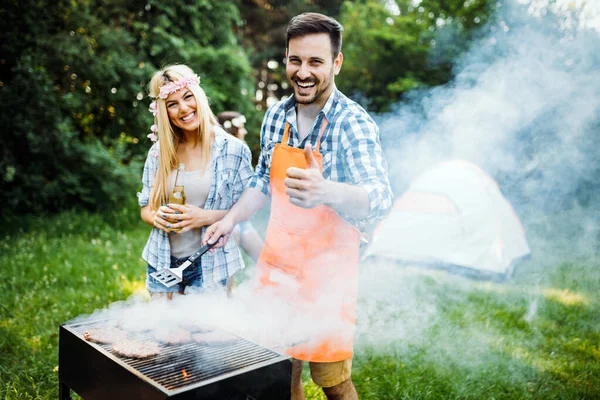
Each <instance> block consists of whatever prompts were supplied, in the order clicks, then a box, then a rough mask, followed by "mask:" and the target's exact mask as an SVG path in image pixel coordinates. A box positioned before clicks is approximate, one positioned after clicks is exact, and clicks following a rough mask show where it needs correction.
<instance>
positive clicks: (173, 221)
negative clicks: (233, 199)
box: [155, 204, 227, 233]
mask: <svg viewBox="0 0 600 400" xmlns="http://www.w3.org/2000/svg"><path fill="white" fill-rule="evenodd" d="M226 212H227V210H204V209H203V208H200V207H197V206H195V205H192V204H186V205H181V204H167V206H162V207H160V208H159V210H158V212H157V215H158V214H160V217H162V219H163V220H164V221H165V224H164V227H165V228H166V229H163V230H164V231H165V232H172V233H184V232H187V231H189V230H192V229H200V228H202V227H203V226H206V225H211V224H213V223H214V222H215V221H218V220H220V219H221V218H222V217H223V216H224V215H225V213H226ZM155 223H156V218H155ZM155 226H156V224H155ZM157 228H159V229H162V228H161V227H160V226H157ZM173 229H177V230H179V231H178V232H175V231H173Z"/></svg>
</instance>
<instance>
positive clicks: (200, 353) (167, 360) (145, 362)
mask: <svg viewBox="0 0 600 400" xmlns="http://www.w3.org/2000/svg"><path fill="white" fill-rule="evenodd" d="M105 326H114V324H112V323H110V321H89V322H84V323H74V324H70V325H64V328H65V329H67V330H69V331H71V332H72V333H74V334H76V335H78V336H79V337H81V339H82V340H84V339H83V333H84V332H85V331H86V330H87V329H90V328H96V327H105ZM129 337H130V338H131V339H136V340H141V341H147V340H154V338H153V336H152V335H151V333H150V332H140V333H130V334H129ZM86 342H87V341H86ZM87 343H89V344H90V345H91V346H94V347H96V348H97V349H98V350H100V351H101V352H103V353H105V354H106V355H110V356H111V357H116V358H117V359H118V360H120V361H121V362H123V363H125V364H126V365H128V366H129V367H131V368H133V369H135V370H136V371H138V372H139V373H141V374H143V375H144V376H146V377H147V378H148V379H150V380H152V381H153V382H155V383H156V384H158V385H160V386H162V387H164V388H165V389H167V390H174V389H180V388H183V387H186V386H190V385H194V384H199V383H201V382H204V381H207V380H211V379H213V378H216V377H219V376H223V375H226V374H228V373H233V372H236V371H239V370H240V369H244V368H248V367H251V366H253V365H257V364H260V363H263V362H266V361H271V360H275V359H281V358H282V356H281V355H280V354H278V353H276V352H274V351H272V350H269V349H266V348H263V347H260V346H258V345H256V344H254V343H252V342H250V341H247V340H245V339H242V338H240V337H236V339H233V340H231V341H228V342H227V343H222V344H214V345H207V344H203V343H197V342H189V343H184V344H180V345H166V344H160V350H161V351H160V353H159V354H157V355H156V356H153V357H149V358H145V359H136V358H129V357H123V356H120V355H117V354H115V353H113V352H112V345H110V344H97V343H91V342H87ZM159 343H160V342H159Z"/></svg>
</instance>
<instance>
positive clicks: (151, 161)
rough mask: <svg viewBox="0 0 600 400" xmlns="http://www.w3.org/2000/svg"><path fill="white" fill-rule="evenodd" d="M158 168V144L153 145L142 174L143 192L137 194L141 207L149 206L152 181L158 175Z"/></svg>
mask: <svg viewBox="0 0 600 400" xmlns="http://www.w3.org/2000/svg"><path fill="white" fill-rule="evenodd" d="M157 166H158V144H157V143H155V144H154V145H152V147H151V148H150V150H149V151H148V156H147V157H146V162H145V163H144V172H143V173H142V191H141V192H138V193H137V197H138V204H139V205H140V207H144V206H147V205H148V204H149V203H150V190H151V189H152V181H153V180H154V176H155V174H156V168H157Z"/></svg>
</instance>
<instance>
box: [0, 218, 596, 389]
mask: <svg viewBox="0 0 600 400" xmlns="http://www.w3.org/2000/svg"><path fill="white" fill-rule="evenodd" d="M23 224H24V226H25V228H24V229H23V228H18V229H15V231H14V232H12V233H11V234H10V235H9V236H5V237H3V238H1V239H0V268H1V269H2V271H3V275H4V279H3V280H2V281H0V304H1V306H0V398H3V399H9V400H13V399H14V400H16V399H52V398H57V395H58V393H57V390H58V373H57V369H56V367H57V365H58V327H59V325H60V324H61V323H64V322H66V321H67V320H69V319H72V318H74V317H76V316H78V315H81V314H91V313H92V312H93V311H94V310H96V309H101V308H106V307H108V305H109V304H111V303H114V302H116V301H119V300H124V299H126V298H127V297H129V296H130V295H131V294H133V293H135V292H137V291H140V290H141V291H143V290H144V289H143V288H144V264H143V261H142V260H141V259H140V257H139V253H140V249H141V248H142V246H143V244H144V241H145V240H146V238H147V232H148V229H149V228H148V227H147V226H145V225H144V224H143V223H142V222H141V221H140V220H139V218H138V215H137V210H136V207H135V206H132V207H128V208H126V209H123V210H119V211H117V212H114V213H111V215H110V216H109V217H106V216H104V217H101V216H100V215H99V214H90V213H85V212H84V213H77V212H65V213H61V214H59V215H57V216H53V217H26V218H25V219H24V220H23ZM361 271H362V274H363V275H362V277H364V278H366V279H378V280H379V281H380V282H381V285H382V286H381V287H382V290H381V291H382V293H381V294H382V296H379V297H378V299H379V301H377V302H373V301H372V300H373V299H369V298H368V296H367V297H366V298H365V297H364V296H363V297H362V300H363V301H362V302H361V303H359V316H360V317H361V318H367V321H359V323H361V324H362V325H363V326H368V331H369V332H370V336H369V335H366V336H369V337H367V339H369V338H371V339H373V338H377V337H379V336H381V335H382V334H385V333H387V334H388V335H391V338H392V339H391V340H390V341H388V342H385V343H384V342H379V343H373V344H371V345H365V344H359V346H358V347H357V352H356V355H355V358H354V363H353V376H352V379H353V381H354V382H355V384H356V386H357V389H358V392H359V395H360V398H361V399H378V400H383V399H425V398H427V399H449V398H452V399H458V398H461V399H467V398H470V399H479V398H502V399H539V398H544V399H576V398H577V399H582V398H597V397H598V396H600V392H599V388H600V381H599V376H600V367H599V366H600V352H599V350H598V343H599V340H600V334H599V332H598V329H597V321H598V313H599V312H600V309H599V304H600V298H599V293H600V291H599V289H600V274H599V273H598V264H597V261H595V260H578V261H577V262H572V263H560V264H550V265H538V266H534V265H532V264H526V265H524V266H523V269H520V270H517V275H516V278H515V281H513V282H509V283H506V284H501V285H500V284H491V283H487V282H471V281H467V280H465V279H463V278H460V277H456V276H451V275H446V274H442V273H440V274H428V273H422V272H421V273H417V272H414V271H413V272H412V273H411V272H410V271H403V270H402V269H401V268H399V267H398V266H396V267H395V268H387V267H384V266H380V265H363V266H361ZM541 271H543V272H544V274H545V276H546V277H547V279H545V280H544V281H543V282H541V283H540V284H539V285H535V286H532V283H531V275H532V274H538V273H540V272H541ZM363 287H364V285H363ZM386 291H389V292H390V293H388V292H386ZM392 293H393V294H392ZM372 295H374V294H372ZM374 296H377V295H374ZM413 297H414V300H413V301H414V304H413V306H416V307H417V309H416V310H413V309H411V307H408V306H407V304H406V299H409V298H413ZM399 299H400V300H405V303H402V302H399V303H396V302H395V301H396V300H399ZM371 303H374V304H371ZM371 306H374V307H375V308H369V307H371ZM534 306H535V307H534ZM430 308H434V309H435V310H437V311H436V314H435V316H430V318H429V319H428V325H427V326H426V329H419V330H418V331H417V334H415V335H406V334H405V333H404V334H405V336H404V337H403V332H402V331H401V330H394V327H397V326H398V324H399V325H400V326H402V327H405V328H406V327H410V326H411V325H412V324H414V321H413V319H415V318H416V319H418V318H419V317H418V314H419V313H420V312H425V314H427V310H428V309H430ZM360 309H363V310H373V312H363V313H362V314H360ZM375 309H378V310H379V311H378V312H375ZM532 310H533V311H534V312H531V311H532ZM392 312H396V313H397V318H398V320H394V319H385V321H384V322H383V325H381V324H380V322H381V320H382V319H383V318H382V315H386V316H388V317H389V316H390V315H391V313H392ZM398 321H401V322H400V323H399V322H398ZM371 322H372V323H371ZM364 336H365V335H363V339H364ZM361 343H362V342H361ZM305 367H306V368H307V366H305ZM304 379H305V391H306V393H307V398H309V399H317V398H318V399H324V396H323V395H322V392H321V391H320V390H319V389H318V388H317V387H316V386H315V385H314V384H313V383H312V382H311V381H310V376H309V374H308V371H307V370H306V371H305V373H304Z"/></svg>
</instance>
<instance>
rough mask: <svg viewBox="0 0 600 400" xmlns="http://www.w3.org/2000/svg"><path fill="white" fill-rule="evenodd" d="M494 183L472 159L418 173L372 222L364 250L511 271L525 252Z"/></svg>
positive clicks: (468, 268) (519, 229)
mask: <svg viewBox="0 0 600 400" xmlns="http://www.w3.org/2000/svg"><path fill="white" fill-rule="evenodd" d="M530 252H531V251H530V249H529V245H528V244H527V240H526V238H525V232H524V230H523V226H522V225H521V222H520V221H519V218H518V217H517V214H516V213H515V211H514V209H513V208H512V206H511V205H510V203H509V202H508V201H507V200H506V199H505V198H504V196H503V195H502V193H501V192H500V188H499V187H498V184H497V183H496V182H495V181H494V180H493V179H492V178H491V177H490V176H489V175H487V174H486V173H485V172H484V171H483V170H481V169H480V168H479V167H478V166H476V165H475V164H472V163H469V162H466V161H449V162H444V163H441V164H438V165H436V166H435V167H433V168H432V169H430V170H428V171H426V172H425V173H423V174H422V175H420V176H419V177H417V178H416V179H415V180H414V181H413V182H412V183H411V184H410V186H409V188H408V190H407V191H406V192H405V193H404V195H402V197H400V198H399V199H398V200H396V202H395V204H394V208H393V210H392V212H391V213H390V215H389V216H388V217H387V218H386V219H385V220H384V221H383V222H382V223H381V224H380V225H379V226H378V227H377V229H376V230H375V233H374V235H373V238H372V241H371V244H370V246H369V247H368V249H367V250H366V252H365V258H366V257H369V256H375V257H382V258H389V259H393V260H397V261H402V262H407V263H415V264H425V265H429V266H436V267H448V268H451V267H458V268H459V269H461V270H464V271H465V272H467V273H468V272H476V273H477V274H480V275H482V276H498V275H500V276H503V277H510V276H511V275H512V268H513V266H514V262H515V261H516V260H518V259H521V258H523V257H525V256H527V255H529V254H530Z"/></svg>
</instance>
